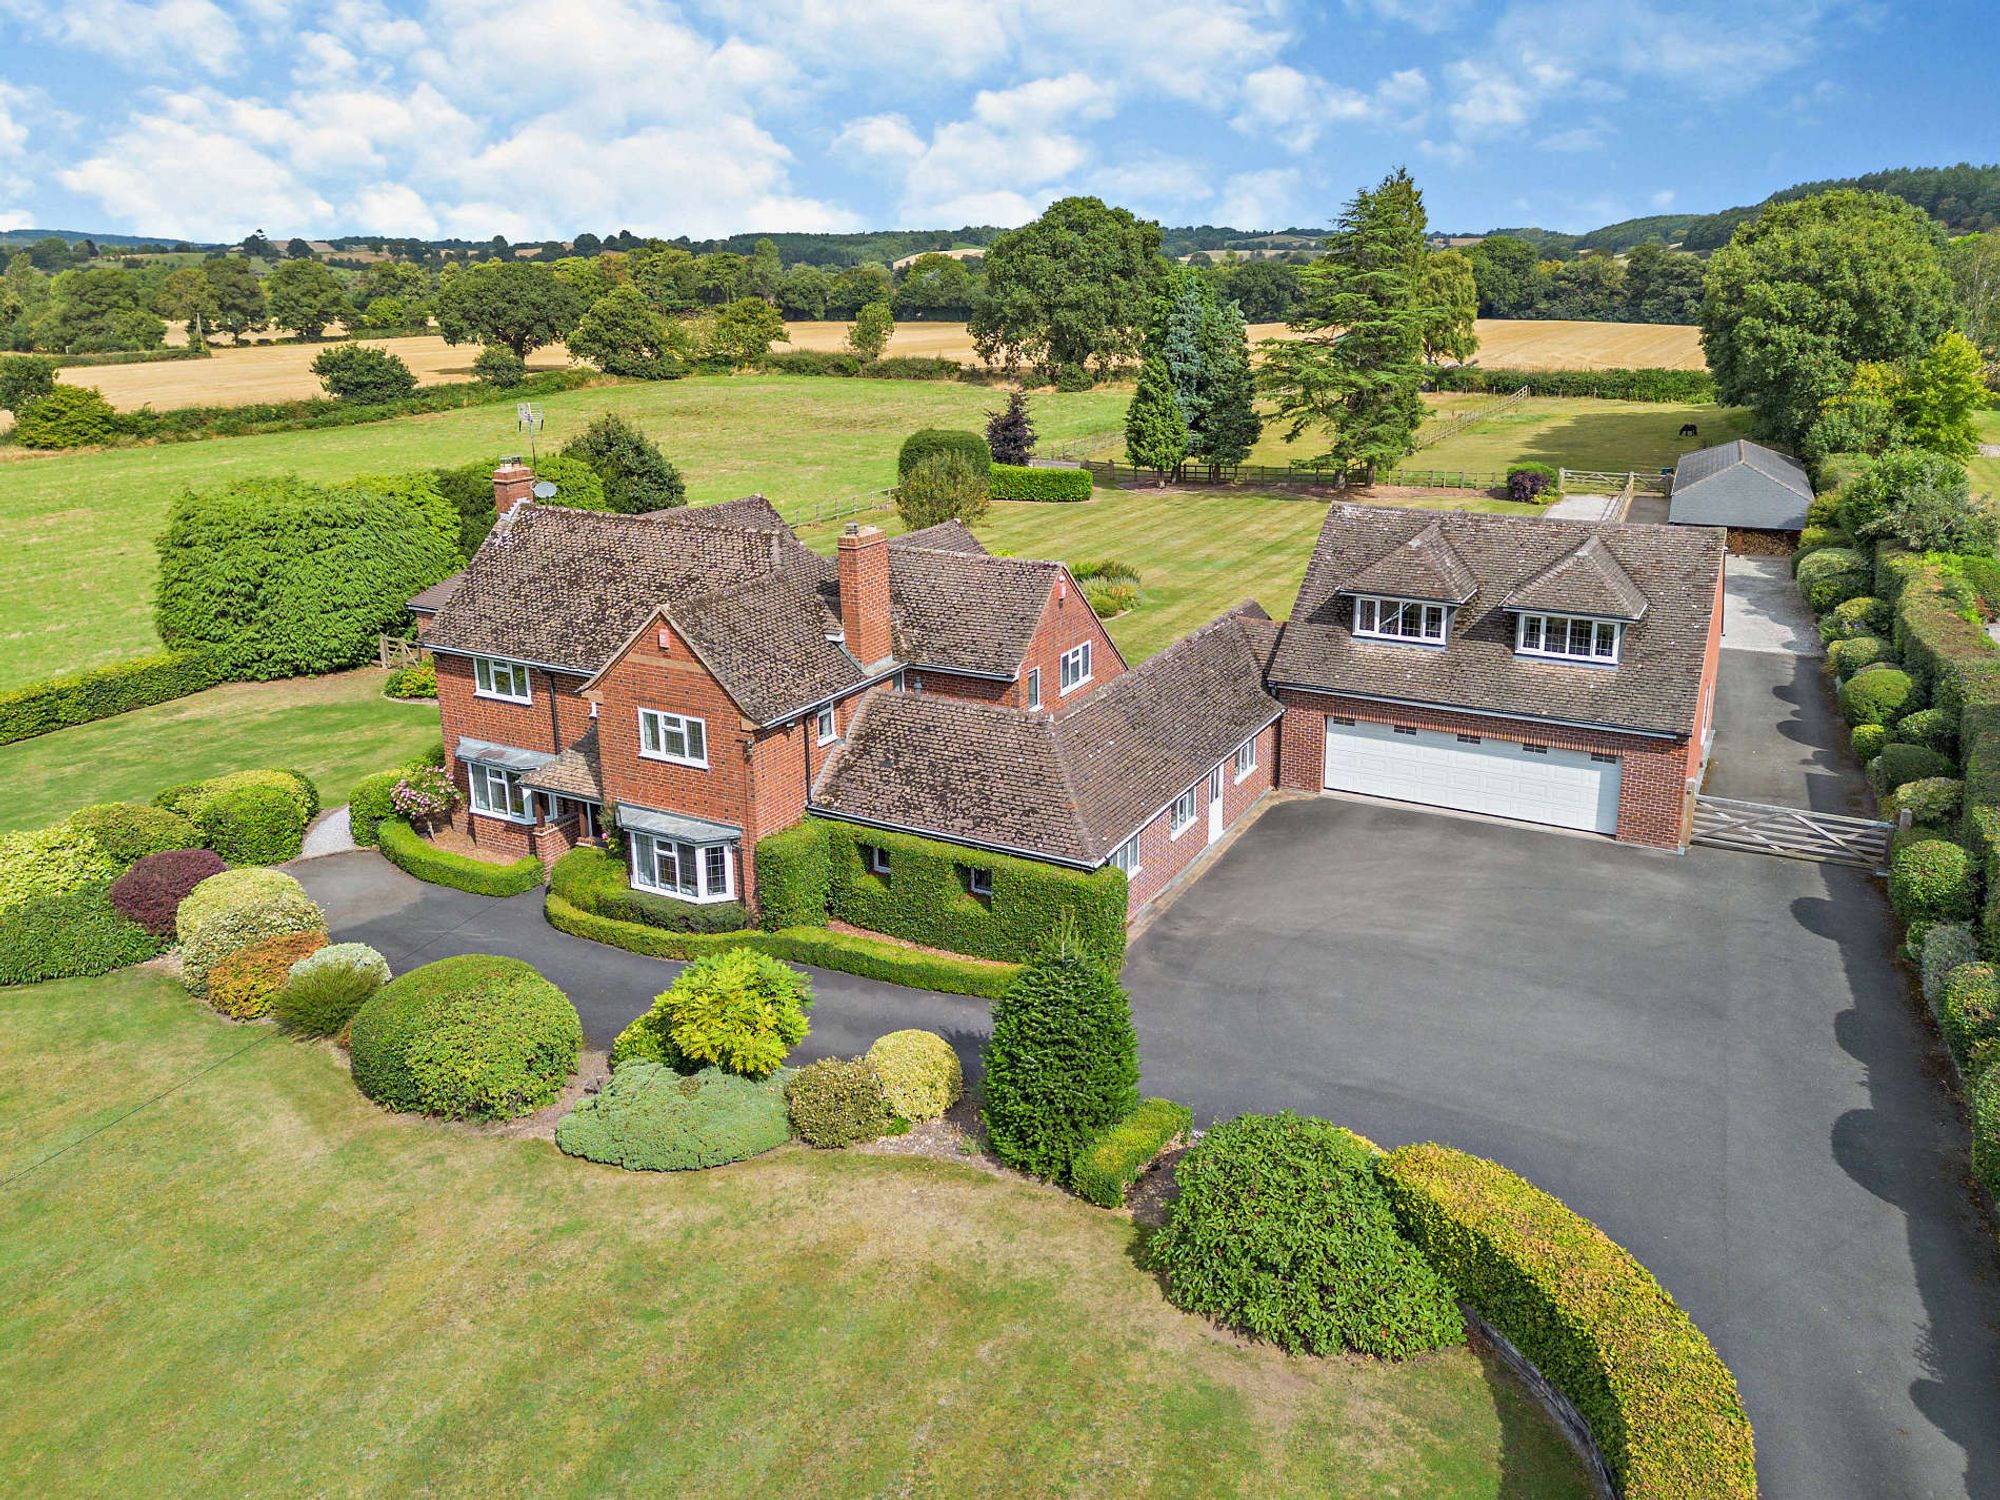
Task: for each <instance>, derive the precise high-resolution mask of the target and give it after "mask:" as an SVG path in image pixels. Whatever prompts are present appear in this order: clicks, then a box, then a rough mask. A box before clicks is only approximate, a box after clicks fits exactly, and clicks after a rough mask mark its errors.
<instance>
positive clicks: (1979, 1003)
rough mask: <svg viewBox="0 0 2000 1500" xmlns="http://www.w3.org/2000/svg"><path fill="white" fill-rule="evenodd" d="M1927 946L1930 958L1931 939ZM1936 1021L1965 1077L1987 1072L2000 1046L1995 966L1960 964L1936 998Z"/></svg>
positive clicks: (1999, 996) (1998, 981) (1999, 981)
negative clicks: (1996, 1046) (1997, 1046)
mask: <svg viewBox="0 0 2000 1500" xmlns="http://www.w3.org/2000/svg"><path fill="white" fill-rule="evenodd" d="M1934 930H1935V929H1934ZM1925 945H1926V946H1925V951H1926V955H1928V952H1929V939H1928V938H1926V939H1925ZM1937 1018H1938V1030H1939V1032H1940V1033H1942V1034H1943V1036H1944V1044H1945V1047H1946V1048H1947V1049H1948V1050H1949V1051H1950V1053H1951V1055H1952V1057H1953V1058H1954V1059H1955V1060H1956V1061H1957V1063H1958V1065H1959V1067H1960V1068H1961V1069H1963V1070H1964V1072H1965V1074H1966V1076H1967V1077H1969V1078H1976V1077H1978V1076H1979V1075H1980V1074H1981V1073H1983V1072H1985V1071H1986V1068H1987V1067H1988V1066H1989V1065H1990V1064H1991V1062H1992V1057H1993V1053H1994V1050H1995V1045H1996V1043H2000V978H1996V976H1995V972H1994V968H1993V965H1991V964H1982V963H1961V964H1959V965H1957V966H1956V967H1955V968H1953V969H1952V970H1951V972H1950V973H1949V974H1947V975H1946V976H1945V981H1944V985H1943V987H1942V988H1941V989H1940V990H1939V992H1938V995H1937Z"/></svg>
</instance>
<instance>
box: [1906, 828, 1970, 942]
mask: <svg viewBox="0 0 2000 1500" xmlns="http://www.w3.org/2000/svg"><path fill="white" fill-rule="evenodd" d="M1976 887H1977V882H1976V881H1975V879H1974V874H1973V868H1972V858H1971V856H1970V855H1968V854H1967V853H1966V852H1965V850H1963V849H1962V848H1960V847H1959V846H1958V845H1957V844H1952V843H1947V842H1946V841H1945V840H1943V839H1918V840H1917V841H1915V842H1914V843H1909V844H1905V845H1904V846H1903V847H1902V848H1901V849H1898V850H1897V851H1896V853H1895V854H1894V855H1893V856H1891V858H1890V861H1889V904H1890V905H1891V906H1892V907H1894V908H1895V910H1896V915H1897V916H1899V917H1901V918H1902V919H1903V920H1904V921H1905V922H1923V921H1929V922H1968V921H1970V920H1972V918H1973V916H1974V915H1975V914H1976V913H1977V911H1978V909H1979V902H1978V891H1977V888H1976Z"/></svg>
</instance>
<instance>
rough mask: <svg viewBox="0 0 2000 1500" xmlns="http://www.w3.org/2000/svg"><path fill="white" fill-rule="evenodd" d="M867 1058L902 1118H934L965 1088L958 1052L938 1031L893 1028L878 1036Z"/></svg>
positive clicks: (885, 1096) (890, 1104) (887, 1096)
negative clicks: (952, 1048) (884, 1034)
mask: <svg viewBox="0 0 2000 1500" xmlns="http://www.w3.org/2000/svg"><path fill="white" fill-rule="evenodd" d="M866 1061H867V1063H868V1065H869V1066H870V1067H871V1068H873V1069H874V1070H875V1076H876V1077H877V1078H879V1079H881V1081H882V1096H883V1097H884V1098H885V1099H887V1100H888V1101H889V1108H890V1109H892V1110H894V1111H895V1112H896V1115H897V1117H898V1118H899V1119H904V1120H912V1121H915V1120H935V1119H937V1118H938V1117H939V1116H940V1115H942V1114H943V1113H944V1112H945V1111H946V1110H948V1109H950V1108H951V1107H952V1106H953V1105H954V1104H956V1103H958V1101H959V1096H960V1095H962V1094H963V1093H964V1092H965V1069H964V1067H963V1066H962V1065H961V1064H960V1063H959V1060H958V1054H957V1053H956V1052H954V1051H952V1050H951V1043H950V1042H947V1041H946V1040H945V1039H944V1038H943V1037H941V1036H939V1035H938V1034H937V1033H936V1032H935V1031H892V1032H890V1033H889V1034H888V1035H887V1036H884V1037H878V1038H876V1041H875V1045H874V1046H872V1047H870V1048H869V1049H868V1056H867V1059H866Z"/></svg>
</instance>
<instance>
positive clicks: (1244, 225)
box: [1210, 167, 1310, 229]
mask: <svg viewBox="0 0 2000 1500" xmlns="http://www.w3.org/2000/svg"><path fill="white" fill-rule="evenodd" d="M1299 186H1300V176H1299V172H1298V170H1297V168H1295V167H1268V168H1265V169H1263V170H1261V171H1256V172H1238V173H1236V174H1235V175H1234V176H1232V177H1229V178H1227V179H1226V180H1225V181H1224V182H1223V184H1222V192H1221V193H1220V194H1219V195H1218V196H1217V198H1216V200H1215V208H1214V211H1213V215H1212V217H1211V221H1210V222H1212V223H1216V224H1227V225H1229V226H1231V227H1232V228H1235V229H1284V228H1287V227H1288V226H1290V225H1291V224H1292V223H1294V222H1296V220H1297V219H1298V217H1299V212H1298V208H1297V202H1298V193H1299ZM1307 217H1310V215H1307Z"/></svg>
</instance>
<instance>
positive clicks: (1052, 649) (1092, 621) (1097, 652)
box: [925, 573, 1125, 709]
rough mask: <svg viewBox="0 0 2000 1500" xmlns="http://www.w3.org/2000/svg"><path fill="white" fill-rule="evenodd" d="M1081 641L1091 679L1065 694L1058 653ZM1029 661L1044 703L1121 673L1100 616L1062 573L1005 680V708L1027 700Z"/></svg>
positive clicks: (1063, 700) (1077, 694)
mask: <svg viewBox="0 0 2000 1500" xmlns="http://www.w3.org/2000/svg"><path fill="white" fill-rule="evenodd" d="M1085 641H1089V642H1090V681H1088V682H1087V683H1085V684H1084V685H1083V686H1082V687H1080V688H1078V689H1076V690H1074V691H1072V692H1071V693H1070V694H1069V695H1068V696H1066V697H1065V696H1064V695H1063V694H1062V691H1061V687H1062V654H1063V652H1065V651H1068V650H1071V649H1072V648H1074V647H1077V646H1080V645H1082V644H1083V643H1084V642H1085ZM1031 667H1039V668H1041V672H1042V707H1043V708H1044V709H1055V708H1060V707H1062V706H1063V705H1064V704H1068V703H1075V702H1076V701H1077V700H1078V699H1080V698H1082V697H1083V695H1084V694H1085V693H1088V692H1090V691H1091V690H1092V689H1094V688H1099V687H1102V686H1103V685H1104V684H1105V683H1107V682H1109V681H1110V680H1111V679H1112V678H1114V677H1119V676H1123V675H1124V672H1125V658H1124V657H1123V656H1121V655H1119V653H1118V648H1117V647H1116V646H1114V645H1112V644H1111V637H1110V636H1109V635H1107V634H1106V633H1105V630H1104V622H1103V621H1102V620H1100V619H1098V618H1097V615H1096V613H1095V612H1094V611H1092V609H1091V607H1090V605H1089V604H1088V603H1087V602H1086V601H1085V599H1084V597H1083V594H1082V593H1081V592H1080V591H1079V590H1078V588H1077V586H1076V584H1075V583H1074V582H1073V581H1072V580H1071V579H1070V577H1069V575H1068V574H1067V573H1064V574H1063V575H1062V577H1061V579H1060V580H1059V582H1058V583H1057V586H1056V587H1055V588H1052V589H1050V590H1049V597H1048V600H1047V602H1046V603H1044V604H1043V606H1042V618H1041V621H1040V623H1039V624H1037V625H1036V626H1035V633H1034V635H1033V636H1032V637H1031V638H1030V639H1029V642H1028V652H1027V655H1026V656H1024V657H1023V658H1022V660H1021V675H1020V676H1019V677H1018V678H1017V679H1015V681H1014V682H1013V683H1012V684H1010V690H1009V692H1008V693H1007V694H1006V696H1004V697H1002V698H1000V699H998V700H997V701H998V702H1001V703H1004V704H1006V705H1007V706H1008V707H1009V708H1026V707H1027V706H1028V671H1029V669H1030V668H1031ZM925 685H926V686H927V687H928V686H929V684H928V683H926V684H925Z"/></svg>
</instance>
